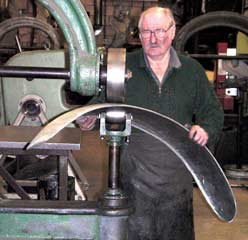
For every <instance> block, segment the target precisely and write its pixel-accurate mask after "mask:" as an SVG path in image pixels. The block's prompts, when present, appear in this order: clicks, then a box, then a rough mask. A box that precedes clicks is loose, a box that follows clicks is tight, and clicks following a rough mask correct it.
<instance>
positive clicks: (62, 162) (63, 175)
mask: <svg viewBox="0 0 248 240" xmlns="http://www.w3.org/2000/svg"><path fill="white" fill-rule="evenodd" d="M67 173H68V158H67V156H60V157H59V200H60V201H66V200H67V186H68V174H67Z"/></svg>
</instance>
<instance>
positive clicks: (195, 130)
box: [189, 125, 208, 146]
mask: <svg viewBox="0 0 248 240" xmlns="http://www.w3.org/2000/svg"><path fill="white" fill-rule="evenodd" d="M189 138H190V139H192V140H194V141H195V142H196V143H197V144H199V145H201V146H205V145H206V144H207V141H208V133H207V132H206V131H205V130H204V129H203V128H201V127H200V126H198V125H194V126H192V128H191V129H190V132H189Z"/></svg>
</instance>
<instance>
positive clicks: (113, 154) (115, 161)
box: [108, 144, 120, 189]
mask: <svg viewBox="0 0 248 240" xmlns="http://www.w3.org/2000/svg"><path fill="white" fill-rule="evenodd" d="M119 167H120V146H119V145H117V144H116V145H115V144H114V145H110V146H109V182H108V183H109V188H111V189H118V188H119V186H120V179H119V178H120V177H119Z"/></svg>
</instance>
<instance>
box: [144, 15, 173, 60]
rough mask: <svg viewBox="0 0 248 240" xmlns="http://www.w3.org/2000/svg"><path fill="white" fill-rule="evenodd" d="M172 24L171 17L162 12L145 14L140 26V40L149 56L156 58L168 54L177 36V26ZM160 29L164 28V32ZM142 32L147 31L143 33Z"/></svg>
mask: <svg viewBox="0 0 248 240" xmlns="http://www.w3.org/2000/svg"><path fill="white" fill-rule="evenodd" d="M172 24H173V22H172V19H171V17H170V16H166V15H165V14H163V13H161V12H153V13H148V14H146V15H145V16H144V18H143V21H142V24H141V27H140V40H141V44H142V47H143V49H144V52H145V54H146V55H147V56H148V57H150V58H152V59H154V60H155V59H161V58H163V57H164V56H165V55H166V53H167V52H168V50H169V49H170V46H171V44H172V41H173V39H174V36H175V26H174V25H173V26H172ZM159 29H160V30H161V29H163V30H164V33H163V34H159V31H158V30H159ZM167 29H168V31H167ZM149 31H151V33H150V34H149ZM142 32H143V33H145V32H146V33H145V34H142ZM147 32H148V34H147ZM156 33H157V34H156ZM161 35H162V37H161Z"/></svg>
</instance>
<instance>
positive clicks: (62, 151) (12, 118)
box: [0, 0, 236, 240]
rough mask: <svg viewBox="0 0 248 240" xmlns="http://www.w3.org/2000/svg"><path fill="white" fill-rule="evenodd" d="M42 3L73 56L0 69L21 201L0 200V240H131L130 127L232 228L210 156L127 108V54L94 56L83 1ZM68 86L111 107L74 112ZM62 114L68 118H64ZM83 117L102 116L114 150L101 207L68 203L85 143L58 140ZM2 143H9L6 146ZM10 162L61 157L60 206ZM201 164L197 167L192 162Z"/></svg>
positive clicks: (229, 206) (180, 131) (225, 191)
mask: <svg viewBox="0 0 248 240" xmlns="http://www.w3.org/2000/svg"><path fill="white" fill-rule="evenodd" d="M38 2H40V3H41V4H42V5H43V6H44V7H45V8H47V9H48V10H49V12H50V13H51V14H52V15H53V17H54V18H55V19H56V21H57V22H58V24H59V26H60V28H61V29H62V31H63V34H64V36H65V39H66V41H67V44H68V52H65V51H49V52H47V51H39V52H31V53H29V52H27V53H22V54H20V55H16V56H14V57H13V58H12V59H11V60H10V61H9V62H8V64H7V65H5V66H2V67H0V75H1V77H2V79H1V88H0V94H1V98H0V114H1V115H0V121H1V124H2V125H9V124H11V125H15V126H16V127H10V126H8V127H0V135H1V136H0V154H2V155H1V157H0V174H1V176H2V177H3V178H4V179H5V180H7V181H9V182H10V183H11V184H12V185H11V186H12V187H13V188H14V189H15V191H16V192H17V194H18V195H19V196H20V198H21V200H10V199H1V200H0V239H19V240H20V239H66V240H70V239H71V240H72V239H73V240H90V239H92V240H93V239H94V240H126V239H128V233H127V221H128V216H129V215H130V214H131V213H132V211H133V208H132V206H130V205H129V203H128V196H126V195H125V193H124V192H123V191H122V189H121V187H120V184H119V180H120V179H119V178H120V176H119V163H120V152H121V147H122V145H123V143H124V142H125V141H126V140H127V139H128V137H129V136H130V134H131V126H132V127H135V128H138V129H140V130H142V131H144V132H146V133H147V134H150V135H152V136H153V137H155V138H156V139H158V140H159V141H160V142H162V143H163V144H164V146H165V147H166V148H168V149H169V151H172V152H173V153H175V158H180V159H181V160H182V161H183V163H184V164H185V165H186V167H187V168H188V170H189V171H190V172H191V174H192V176H193V177H194V179H195V180H196V182H197V184H198V186H199V188H200V190H201V191H202V193H203V195H204V197H205V198H206V200H207V202H208V203H209V205H210V206H211V208H212V209H213V211H214V212H215V213H216V214H217V216H218V217H219V218H221V219H222V220H224V221H231V220H232V219H233V218H234V216H235V214H236V203H235V199H234V197H233V194H232V191H231V189H230V186H229V184H228V182H227V180H226V178H225V176H224V174H223V172H222V170H221V169H220V167H219V166H218V164H217V162H216V161H215V159H214V158H213V156H212V155H211V153H210V152H209V151H208V150H207V149H206V148H201V147H199V146H197V145H196V144H194V143H192V142H191V141H188V137H187V135H188V132H187V130H186V129H185V128H184V127H183V126H181V125H180V124H178V123H177V122H175V121H173V120H172V119H169V118H167V117H165V116H162V115H160V114H157V113H155V112H152V111H149V110H146V109H142V108H138V107H134V106H127V105H124V104H122V103H123V101H124V92H125V91H124V89H125V80H126V79H127V78H128V77H130V73H128V72H127V71H126V68H125V49H109V50H108V51H107V57H106V58H105V56H106V54H104V53H103V52H102V50H97V49H96V44H95V38H94V33H93V29H92V26H91V23H90V20H89V18H88V16H87V14H86V11H85V9H84V8H83V6H82V4H81V3H80V1H79V0H70V1H68V0H38ZM67 55H69V58H66V56H67ZM66 59H69V60H68V61H66ZM105 59H107V60H105ZM26 78H27V79H28V81H27V80H26ZM66 83H67V84H68V83H69V86H70V89H71V91H72V92H77V93H78V94H80V95H82V96H94V95H97V94H98V93H99V91H100V89H101V87H102V86H104V87H105V88H106V95H107V100H108V101H109V102H111V103H109V104H101V105H92V106H86V107H82V108H78V109H74V108H75V105H70V104H68V103H67V102H66V100H65V96H64V90H63V89H64V86H65V84H66ZM72 108H73V110H72V111H70V110H71V109H72ZM64 112H67V113H65V114H63V115H61V114H62V113H64ZM84 114H97V115H98V114H99V116H100V135H101V136H102V137H104V138H106V140H107V142H108V145H109V179H108V189H107V190H106V192H105V194H104V195H103V196H102V197H101V199H99V200H98V201H97V202H91V201H80V200H77V201H76V200H72V199H69V200H68V191H67V186H68V179H67V170H68V160H67V157H68V158H70V153H69V152H70V151H71V150H76V149H78V147H79V142H78V141H76V140H75V139H73V138H71V136H70V134H67V135H66V136H67V138H66V141H65V142H63V141H62V140H63V139H62V140H61V138H60V136H61V135H62V136H64V135H63V134H64V132H66V130H65V129H64V128H65V127H66V126H67V125H69V124H71V123H72V122H73V121H75V120H76V119H77V118H78V117H80V116H82V115H84ZM59 115H61V116H60V117H58V118H56V119H55V120H54V121H52V122H50V123H49V124H48V125H47V126H46V127H45V128H43V129H42V131H41V132H40V133H38V135H37V136H36V137H35V138H34V139H33V140H32V138H33V137H34V136H35V135H36V134H37V129H36V127H35V126H37V125H40V123H41V124H44V123H46V122H47V121H50V120H51V119H53V118H55V117H57V116H59ZM108 124H114V125H116V124H117V125H119V124H120V125H123V124H124V126H125V127H124V130H123V129H122V128H118V129H117V130H116V129H115V128H114V129H112V128H110V129H109V128H107V125H108ZM19 125H27V126H29V127H27V126H23V127H20V126H19ZM30 125H31V126H32V127H31V126H30ZM18 126H19V127H18ZM25 127H27V128H25ZM27 129H28V130H27ZM63 129H64V130H63ZM38 130H39V129H38ZM12 132H14V133H19V134H18V136H20V137H21V140H19V141H17V140H15V139H14V140H13V139H12V137H13V135H14V134H12ZM27 132H30V133H27ZM26 134H27V135H28V136H26ZM58 134H61V135H58ZM68 135H69V137H68ZM2 136H7V137H8V138H7V137H6V139H7V140H6V139H5V138H4V137H2ZM30 137H31V138H30ZM53 137H54V138H53ZM8 139H9V140H8ZM10 139H11V140H12V142H11V141H10ZM50 139H51V140H50ZM178 139H181V141H183V142H184V144H181V142H179V140H178ZM31 140H32V141H31ZM67 140H68V141H67ZM30 141H31V143H30V144H29V146H28V147H27V143H29V142H30ZM61 141H62V142H61ZM7 154H20V155H32V154H33V155H34V154H37V155H42V154H48V155H50V154H51V155H55V156H59V170H60V172H59V188H58V189H59V192H58V199H56V200H32V199H30V197H29V195H28V194H27V193H25V191H23V189H22V188H21V187H20V186H19V185H18V184H15V183H13V182H14V181H13V179H12V178H11V176H10V174H8V172H6V170H5V169H4V167H3V166H2V159H3V157H4V156H5V155H7ZM195 158H197V159H196V160H197V161H196V162H197V165H196V164H195V162H194V161H193V160H192V159H195ZM74 167H75V166H74ZM216 182H218V183H219V184H216ZM165 217H166V216H165Z"/></svg>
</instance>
